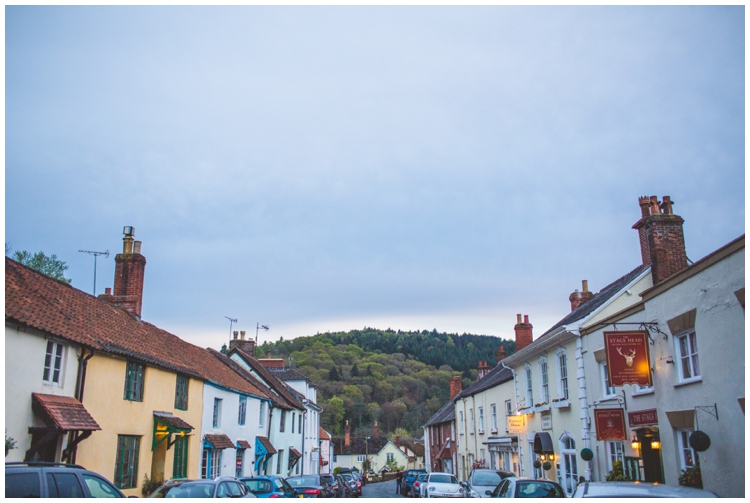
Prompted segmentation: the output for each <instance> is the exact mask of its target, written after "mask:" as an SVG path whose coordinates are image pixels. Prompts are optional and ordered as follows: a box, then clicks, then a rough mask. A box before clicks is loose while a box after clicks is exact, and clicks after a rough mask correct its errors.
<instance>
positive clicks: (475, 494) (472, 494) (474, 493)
mask: <svg viewBox="0 0 750 503" xmlns="http://www.w3.org/2000/svg"><path fill="white" fill-rule="evenodd" d="M470 497H471V498H481V496H480V495H479V493H478V492H476V491H475V490H474V489H472V490H471V495H470Z"/></svg>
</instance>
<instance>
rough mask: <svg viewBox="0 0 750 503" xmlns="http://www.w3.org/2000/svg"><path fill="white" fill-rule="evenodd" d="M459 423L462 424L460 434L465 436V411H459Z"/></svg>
mask: <svg viewBox="0 0 750 503" xmlns="http://www.w3.org/2000/svg"><path fill="white" fill-rule="evenodd" d="M458 422H459V423H460V424H461V428H460V431H459V432H458V434H459V435H463V434H464V411H462V410H459V411H458Z"/></svg>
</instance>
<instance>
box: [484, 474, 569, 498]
mask: <svg viewBox="0 0 750 503" xmlns="http://www.w3.org/2000/svg"><path fill="white" fill-rule="evenodd" d="M492 497H493V498H564V497H565V491H564V490H563V488H562V486H561V485H560V484H558V483H557V482H552V481H551V480H537V479H524V478H519V477H508V478H506V479H504V480H503V481H502V482H500V485H498V486H497V488H496V489H495V490H494V491H493V492H492Z"/></svg>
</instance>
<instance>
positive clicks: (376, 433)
mask: <svg viewBox="0 0 750 503" xmlns="http://www.w3.org/2000/svg"><path fill="white" fill-rule="evenodd" d="M372 435H373V436H374V437H379V436H380V430H379V428H378V420H377V419H376V420H375V428H374V429H373V432H372Z"/></svg>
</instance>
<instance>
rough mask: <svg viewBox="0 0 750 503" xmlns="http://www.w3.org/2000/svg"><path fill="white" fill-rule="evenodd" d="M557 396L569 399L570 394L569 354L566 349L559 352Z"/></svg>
mask: <svg viewBox="0 0 750 503" xmlns="http://www.w3.org/2000/svg"><path fill="white" fill-rule="evenodd" d="M557 377H558V381H559V382H558V384H559V385H558V387H557V398H562V399H563V400H567V399H568V398H569V396H568V355H567V354H566V353H565V351H564V350H560V351H558V352H557Z"/></svg>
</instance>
